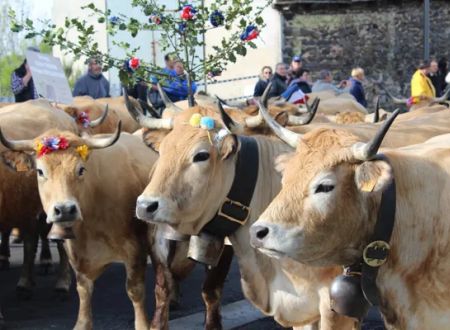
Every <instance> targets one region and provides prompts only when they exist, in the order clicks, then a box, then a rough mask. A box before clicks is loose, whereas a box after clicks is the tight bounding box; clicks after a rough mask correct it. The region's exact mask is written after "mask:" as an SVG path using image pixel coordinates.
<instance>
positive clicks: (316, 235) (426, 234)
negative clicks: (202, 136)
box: [250, 113, 450, 329]
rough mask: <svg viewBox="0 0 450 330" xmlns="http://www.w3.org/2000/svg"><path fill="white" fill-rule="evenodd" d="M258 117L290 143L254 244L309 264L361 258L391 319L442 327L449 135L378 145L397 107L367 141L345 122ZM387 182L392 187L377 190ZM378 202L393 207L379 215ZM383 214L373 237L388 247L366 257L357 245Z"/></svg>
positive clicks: (449, 273) (447, 297)
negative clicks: (299, 124) (297, 127)
mask: <svg viewBox="0 0 450 330" xmlns="http://www.w3.org/2000/svg"><path fill="white" fill-rule="evenodd" d="M264 118H265V119H267V120H268V122H270V123H271V126H272V127H273V128H274V129H275V130H276V131H277V132H278V133H280V136H281V137H282V138H283V139H285V141H286V142H287V143H289V145H291V146H292V147H294V146H296V151H295V152H293V153H291V154H289V155H286V156H285V157H284V158H283V159H280V160H279V164H278V166H279V169H280V170H281V171H282V172H283V187H282V189H281V191H280V192H279V194H278V195H277V196H276V197H275V199H274V200H273V201H272V202H271V203H270V205H269V207H268V208H267V209H266V210H265V211H264V212H263V213H262V214H261V216H260V217H259V219H258V221H256V222H255V223H254V224H253V226H252V227H251V228H250V239H251V242H252V246H254V247H255V248H257V249H258V250H259V251H261V252H263V253H265V254H268V255H270V256H271V257H277V258H281V259H283V258H292V259H294V260H297V261H299V262H302V263H304V264H307V265H314V266H318V265H319V266H335V265H345V266H349V265H354V264H357V265H361V264H362V267H363V268H362V269H363V270H362V275H361V276H362V278H363V279H364V278H366V277H365V276H366V275H365V273H364V272H367V270H366V269H367V267H369V268H376V269H377V270H378V276H376V275H375V280H374V281H375V282H374V286H375V288H376V290H375V291H376V292H378V296H379V298H378V299H379V302H380V309H381V312H382V314H383V317H384V320H385V322H386V324H387V326H388V328H389V329H448V324H449V322H450V308H449V306H450V289H449V286H448V285H447V284H448V278H449V277H450V263H449V261H448V260H449V258H448V257H449V255H450V247H449V244H448V242H449V236H450V226H449V224H450V218H449V215H450V210H449V205H450V200H449V194H448V193H447V189H448V187H449V184H450V175H449V169H450V143H449V141H450V140H449V135H448V134H447V135H444V136H442V137H435V138H433V139H431V140H430V141H429V142H425V143H423V144H418V145H412V146H407V147H404V148H398V149H383V150H382V151H381V154H379V153H378V148H379V146H380V144H381V142H382V140H383V137H384V135H385V134H386V132H387V130H388V128H389V126H390V124H391V123H392V120H393V119H394V118H395V115H394V116H393V117H392V118H390V119H389V120H388V121H387V122H386V124H385V125H383V127H381V128H380V131H379V132H378V133H377V134H376V135H375V137H374V138H373V139H372V140H371V141H369V142H367V143H362V142H360V141H361V139H360V138H359V137H358V136H355V135H354V134H352V133H351V131H347V130H343V129H341V130H338V129H317V130H314V131H311V132H309V133H307V134H304V135H300V134H295V133H293V132H289V133H288V132H282V131H283V130H285V129H284V128H282V127H279V126H277V124H276V123H274V122H273V121H271V119H270V116H269V115H267V114H266V113H265V114H264ZM388 135H389V134H388ZM287 136H289V138H286V137H287ZM394 180H395V186H394V185H393V183H394ZM385 191H390V192H389V193H390V196H392V191H394V192H395V197H390V198H391V199H384V194H385ZM382 196H383V198H382ZM382 204H383V205H382ZM381 207H383V208H384V210H386V209H387V208H389V210H392V208H394V213H392V211H390V213H389V214H390V216H389V217H390V219H386V217H387V216H386V217H382V218H380V219H378V218H377V214H378V212H381V211H379V210H380V208H381ZM384 212H387V211H384ZM380 214H381V213H380ZM383 214H387V213H383ZM388 220H391V221H393V230H392V234H391V235H389V236H388V237H390V238H387V239H385V240H384V241H383V242H379V243H377V244H378V247H379V249H380V250H381V252H383V251H384V252H385V253H386V254H385V255H384V256H382V255H379V257H375V258H376V260H375V261H380V263H373V261H374V260H371V259H370V258H369V259H368V254H367V252H363V251H368V250H367V249H368V248H370V247H369V245H370V244H369V243H370V242H372V240H373V237H374V236H373V235H374V234H373V233H374V231H375V230H377V229H375V228H377V227H376V226H375V224H376V223H377V226H378V223H380V222H381V223H382V221H388ZM377 233H379V231H377ZM372 243H373V242H372ZM383 263H384V264H383ZM366 265H370V266H366ZM363 288H364V287H363ZM365 292H366V291H365ZM367 297H368V298H367V299H372V298H369V297H373V296H372V295H368V296H367Z"/></svg>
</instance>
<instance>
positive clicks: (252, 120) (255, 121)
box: [245, 82, 272, 128]
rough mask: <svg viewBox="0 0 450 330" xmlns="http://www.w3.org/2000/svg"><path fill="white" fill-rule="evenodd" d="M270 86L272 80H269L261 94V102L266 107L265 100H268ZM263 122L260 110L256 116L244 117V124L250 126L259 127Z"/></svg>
mask: <svg viewBox="0 0 450 330" xmlns="http://www.w3.org/2000/svg"><path fill="white" fill-rule="evenodd" d="M271 87H272V82H269V83H268V84H267V87H266V89H265V90H264V93H263V95H261V103H262V104H264V106H265V107H267V102H268V100H269V92H270V88H271ZM263 123H264V117H263V116H262V114H261V111H258V114H257V115H256V116H252V117H249V118H245V126H247V127H250V128H255V127H260V126H261V125H262V124H263Z"/></svg>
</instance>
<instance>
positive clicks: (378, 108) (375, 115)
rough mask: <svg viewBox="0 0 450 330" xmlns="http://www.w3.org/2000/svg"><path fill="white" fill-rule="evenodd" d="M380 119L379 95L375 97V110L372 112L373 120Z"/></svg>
mask: <svg viewBox="0 0 450 330" xmlns="http://www.w3.org/2000/svg"><path fill="white" fill-rule="evenodd" d="M379 121H380V97H379V96H378V97H377V105H376V106H375V111H374V112H373V122H374V123H378V122H379Z"/></svg>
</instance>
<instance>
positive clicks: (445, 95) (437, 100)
mask: <svg viewBox="0 0 450 330" xmlns="http://www.w3.org/2000/svg"><path fill="white" fill-rule="evenodd" d="M449 95H450V88H447V90H446V91H445V93H444V94H443V95H442V96H440V97H434V98H433V102H436V103H439V102H444V101H447V99H448V96H449Z"/></svg>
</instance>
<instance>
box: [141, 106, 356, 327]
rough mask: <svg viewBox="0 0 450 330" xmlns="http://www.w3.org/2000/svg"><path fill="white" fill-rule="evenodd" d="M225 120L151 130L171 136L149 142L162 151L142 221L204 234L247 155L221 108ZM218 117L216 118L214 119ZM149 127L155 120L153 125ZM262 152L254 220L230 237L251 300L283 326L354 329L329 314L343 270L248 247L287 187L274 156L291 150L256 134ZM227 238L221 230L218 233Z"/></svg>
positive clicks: (144, 198) (180, 121)
mask: <svg viewBox="0 0 450 330" xmlns="http://www.w3.org/2000/svg"><path fill="white" fill-rule="evenodd" d="M221 110H222V111H221V114H222V118H223V121H224V122H226V123H227V124H226V125H225V127H227V128H225V127H224V128H222V129H221V124H220V122H219V121H217V120H216V121H214V125H215V128H214V129H212V130H206V129H202V128H199V127H194V126H195V123H194V124H192V125H194V126H192V125H191V124H190V120H189V118H193V117H192V116H193V115H195V116H197V115H198V114H200V115H205V114H206V115H209V114H210V112H209V111H208V110H207V109H206V110H205V109H202V108H200V107H195V108H192V109H189V110H185V111H184V112H183V113H181V114H180V115H179V116H177V117H175V118H174V120H173V121H164V119H159V120H160V122H158V121H157V120H156V119H153V120H152V121H151V125H152V127H151V128H155V127H157V128H160V129H161V127H163V126H164V128H165V130H166V132H165V134H161V135H155V136H153V137H152V138H153V139H155V141H152V142H151V143H150V145H151V146H152V148H154V149H156V150H157V151H158V152H159V159H158V161H157V163H156V165H155V167H154V168H153V171H152V176H151V179H150V183H149V184H148V186H147V187H146V188H145V190H144V191H143V192H142V194H141V195H140V196H139V198H138V199H137V202H136V215H137V217H138V218H139V219H141V220H144V221H147V222H149V223H156V224H158V225H161V224H164V225H167V224H168V225H170V226H171V227H173V228H174V229H175V230H176V231H178V232H179V233H181V234H186V235H197V234H199V233H200V232H201V230H202V228H203V227H204V226H205V225H206V224H207V223H208V222H209V221H210V220H211V219H212V217H213V216H214V215H215V214H216V212H217V211H218V210H219V209H220V208H221V207H222V204H224V203H225V201H226V196H227V194H228V192H229V190H230V187H231V185H232V182H233V180H234V178H235V175H236V171H235V168H236V162H237V160H238V159H239V158H240V157H242V154H241V153H240V148H241V146H242V140H241V139H242V138H241V137H238V136H237V135H235V134H229V133H228V132H227V129H228V130H229V129H235V128H236V127H239V124H238V123H235V122H233V120H232V119H231V118H230V117H229V116H228V115H226V113H225V112H224V111H223V109H221ZM210 119H212V118H210ZM147 123H149V124H150V122H148V121H147ZM252 139H254V141H255V142H256V144H257V148H258V150H259V166H258V168H255V169H253V168H252V169H250V170H251V171H252V172H256V171H257V173H258V174H257V182H256V187H255V190H254V191H255V192H254V195H253V198H252V201H251V203H250V211H249V219H248V220H247V221H246V222H245V224H244V225H242V226H240V227H239V228H238V229H237V230H236V231H235V232H234V233H231V234H229V235H228V237H229V239H230V241H231V243H232V245H233V249H234V251H235V254H236V256H237V259H238V263H239V267H240V271H241V276H242V278H241V284H242V287H243V291H244V294H245V296H246V297H247V298H248V299H249V300H250V301H251V302H252V303H253V304H254V305H255V306H257V307H258V308H259V309H260V310H261V311H262V312H264V313H265V314H267V315H270V316H273V317H274V318H275V320H276V321H277V322H279V323H280V324H282V325H283V326H296V327H300V326H305V325H307V324H311V323H315V322H317V321H319V320H320V322H321V327H322V329H350V328H351V327H352V326H353V323H354V321H353V320H350V319H348V318H344V317H340V316H337V315H335V314H334V313H333V312H331V311H329V309H328V306H329V298H328V294H327V292H328V291H327V290H328V289H327V286H328V284H329V283H330V281H331V280H332V279H333V278H334V277H335V276H336V274H338V273H339V272H340V269H339V268H337V267H329V268H322V269H315V268H311V267H305V266H303V265H301V264H299V263H297V262H295V261H293V260H283V261H277V260H271V259H269V258H268V257H266V256H264V255H263V254H261V253H260V252H258V251H256V250H254V249H252V248H251V247H250V245H249V240H248V239H249V234H248V228H249V226H250V225H251V224H252V223H253V221H254V220H255V219H256V218H257V217H258V214H259V213H260V212H262V211H263V209H264V208H265V207H266V206H267V205H268V203H269V202H270V201H271V199H272V198H273V197H274V195H275V194H276V192H277V191H278V190H279V189H280V177H279V175H278V174H277V173H276V172H275V171H274V169H273V168H274V164H273V158H274V157H276V156H277V155H279V154H283V153H286V152H290V151H292V149H291V148H290V147H288V146H286V145H285V144H284V143H283V142H282V141H279V140H274V139H273V138H270V137H264V136H254V137H252ZM219 235H220V233H219Z"/></svg>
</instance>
